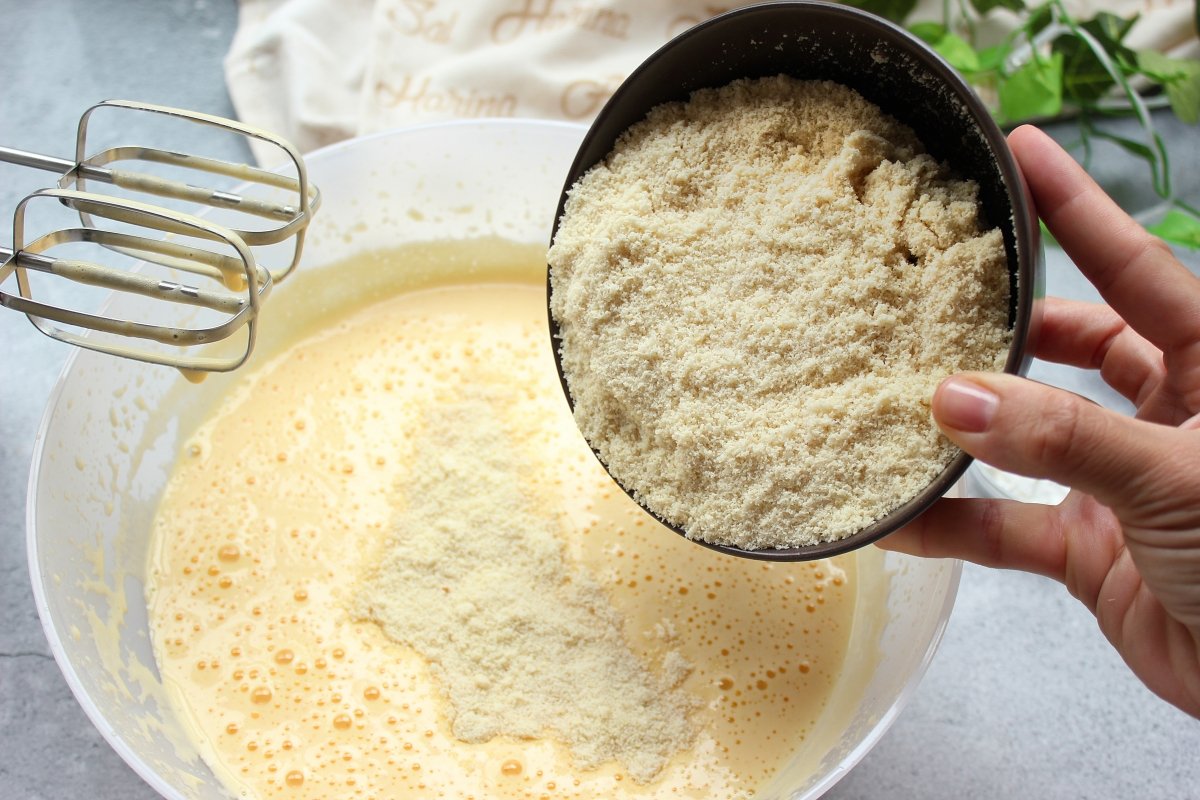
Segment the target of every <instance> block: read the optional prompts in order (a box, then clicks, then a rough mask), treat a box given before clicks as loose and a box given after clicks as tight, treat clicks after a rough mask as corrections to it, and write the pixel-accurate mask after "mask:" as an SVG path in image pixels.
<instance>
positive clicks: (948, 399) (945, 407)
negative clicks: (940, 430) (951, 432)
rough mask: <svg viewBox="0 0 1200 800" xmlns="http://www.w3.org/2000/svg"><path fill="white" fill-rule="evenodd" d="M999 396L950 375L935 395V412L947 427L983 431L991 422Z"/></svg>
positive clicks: (966, 431)
mask: <svg viewBox="0 0 1200 800" xmlns="http://www.w3.org/2000/svg"><path fill="white" fill-rule="evenodd" d="M999 407H1000V398H999V397H997V396H996V394H995V393H994V392H992V391H991V390H989V389H985V388H984V387H982V386H980V385H979V384H978V383H973V382H971V381H968V380H966V379H964V378H947V379H946V380H944V381H942V385H941V386H939V387H938V390H937V392H935V393H934V396H933V416H934V419H936V420H937V422H938V424H939V425H941V426H942V427H945V428H954V429H955V430H958V431H962V432H964V433H982V432H983V431H986V430H987V429H988V427H989V426H990V425H991V424H992V418H993V417H995V416H996V409H998V408H999Z"/></svg>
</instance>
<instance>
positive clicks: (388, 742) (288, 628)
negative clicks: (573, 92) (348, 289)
mask: <svg viewBox="0 0 1200 800" xmlns="http://www.w3.org/2000/svg"><path fill="white" fill-rule="evenodd" d="M543 255H544V251H543V250H542V249H540V248H536V247H529V246H518V245H510V244H506V243H503V242H497V241H480V242H475V243H453V244H452V243H446V244H444V245H424V246H421V247H416V248H410V249H408V250H398V251H396V252H392V253H387V254H375V255H374V256H372V257H371V258H370V259H360V260H359V262H358V263H357V264H356V263H353V262H348V263H345V264H341V265H335V266H332V267H329V268H326V269H324V270H319V271H316V273H314V274H304V273H301V274H300V275H298V276H297V277H296V278H294V279H293V281H292V282H291V283H290V285H289V286H288V287H287V288H288V290H289V292H291V295H285V294H284V293H282V292H281V293H280V297H278V298H277V299H276V300H273V303H279V304H284V306H285V307H286V303H287V302H288V299H287V298H288V297H291V296H300V295H303V294H308V295H309V296H320V293H321V292H322V291H323V290H324V289H325V288H326V287H327V286H329V285H330V282H331V281H333V280H337V281H338V282H340V283H341V284H342V285H346V284H347V283H349V284H353V283H354V281H355V278H354V277H353V275H354V271H355V270H356V269H372V270H378V269H380V268H381V265H386V268H387V269H388V270H391V271H392V272H393V274H395V275H397V276H408V277H407V279H405V278H403V277H402V278H398V280H397V282H396V286H398V287H400V288H401V291H399V292H398V293H396V294H395V295H394V296H392V297H390V298H387V299H383V300H378V301H376V302H370V303H367V302H366V300H367V299H371V298H367V299H364V300H363V305H362V306H361V307H359V308H356V309H354V310H353V312H352V313H347V314H344V315H342V316H341V317H340V318H335V319H329V318H328V315H326V316H325V317H323V318H322V317H321V316H320V315H319V314H310V315H309V316H310V318H311V319H310V324H308V325H304V324H300V322H299V321H298V320H299V319H300V318H301V317H303V315H302V314H300V315H295V316H293V317H289V318H288V319H289V324H291V325H292V326H293V327H294V330H295V333H294V337H293V340H292V341H291V342H289V343H288V345H287V346H286V347H281V348H277V350H278V352H277V353H276V354H275V355H274V356H273V357H272V358H271V359H270V360H269V361H267V362H265V363H261V364H260V366H259V367H258V368H257V369H255V370H253V371H251V372H248V373H247V374H245V375H244V376H242V377H241V379H240V382H239V384H238V386H237V387H236V389H235V390H234V391H232V392H231V393H230V394H229V395H228V396H226V397H225V398H224V399H223V400H222V402H221V403H220V404H219V406H218V407H217V408H215V409H213V410H212V412H211V414H210V415H209V416H208V418H207V421H206V422H205V423H204V424H203V425H201V426H200V427H199V428H198V429H197V430H196V431H195V433H194V434H193V435H192V436H191V437H190V439H189V440H188V441H187V442H186V444H185V447H184V450H183V452H182V453H181V455H180V459H179V463H178V465H177V467H176V469H175V472H174V474H173V475H172V477H171V479H170V481H169V484H168V486H167V488H166V490H165V492H164V495H163V498H162V501H161V505H160V508H159V512H158V515H157V519H156V527H155V531H154V540H153V543H152V547H151V564H150V569H149V571H148V574H149V587H148V598H149V611H150V618H151V629H152V632H153V638H154V645H155V649H156V654H157V658H158V664H159V668H160V670H161V673H162V676H163V680H164V683H165V684H166V685H167V687H168V690H169V692H170V693H171V696H172V700H173V702H174V703H175V706H176V708H175V710H176V712H177V714H178V715H179V716H180V717H181V718H182V719H183V720H184V722H185V725H186V726H187V727H188V729H189V732H190V735H191V736H192V738H194V739H195V740H196V742H197V744H198V746H199V748H200V750H201V752H202V753H203V754H204V756H205V758H206V760H207V761H208V763H209V764H210V766H211V767H212V768H213V770H214V771H215V772H216V773H217V774H218V775H219V776H220V777H221V778H222V779H223V780H224V781H225V782H226V783H227V784H228V785H229V787H230V789H231V791H233V792H235V793H236V794H237V795H238V796H241V797H251V798H276V797H287V798H292V797H294V798H341V797H344V798H360V797H361V798H383V797H387V798H433V797H444V798H455V799H460V798H467V799H471V798H474V799H475V800H484V798H489V799H490V798H495V799H496V800H505V799H507V798H513V799H514V800H516V799H517V798H521V799H522V800H525V799H526V798H538V799H542V798H554V799H555V800H557V799H558V798H589V799H590V798H635V797H654V798H739V797H750V796H751V795H752V794H753V792H754V791H755V789H756V788H757V787H760V786H762V785H763V784H764V783H765V782H767V781H769V780H770V779H771V778H772V776H774V775H775V774H776V773H777V772H778V771H779V770H780V769H781V768H782V767H783V766H784V765H785V764H787V763H788V762H789V761H792V760H793V759H794V758H795V757H796V754H797V753H798V752H799V753H804V752H805V751H806V750H807V751H811V753H812V754H813V755H812V758H813V760H814V764H815V762H816V761H817V760H819V759H820V756H821V755H822V754H823V752H824V748H825V747H827V746H828V742H816V741H809V740H808V739H807V738H806V737H807V735H808V734H809V733H810V732H812V731H814V730H815V729H818V728H824V727H826V725H825V723H824V722H822V724H821V725H820V726H819V725H818V722H819V721H821V718H822V714H823V712H824V711H825V704H826V700H827V699H828V698H829V696H830V693H831V691H832V689H833V687H834V686H835V685H836V684H837V682H838V680H839V675H840V672H841V669H842V664H843V660H844V658H845V657H846V647H847V641H848V637H849V634H850V628H851V625H852V620H853V618H854V614H855V598H856V592H855V588H856V581H858V580H859V578H860V573H861V569H860V562H859V559H858V558H857V557H856V556H853V555H852V556H846V557H842V558H839V559H836V560H832V561H820V562H812V563H805V564H778V565H776V564H768V563H764V562H757V561H747V560H741V559H736V558H730V557H726V556H722V555H719V554H716V553H713V552H711V551H709V550H707V549H705V548H702V547H699V546H697V545H696V544H694V543H690V542H687V541H686V540H684V539H683V538H681V537H679V536H678V535H676V534H674V533H672V532H670V531H668V530H667V529H665V528H663V527H661V526H659V525H658V524H657V523H656V522H654V521H653V520H652V519H651V518H649V517H648V516H646V515H645V514H644V512H642V511H641V510H640V509H639V508H638V507H637V506H636V505H635V504H633V502H632V501H631V500H629V499H628V498H627V497H626V496H625V495H624V494H623V493H621V492H620V490H619V489H617V488H616V487H615V486H614V484H613V483H612V482H611V480H610V479H609V478H608V476H607V474H606V473H605V472H604V470H603V468H602V467H601V466H600V464H599V463H598V462H597V461H596V459H595V458H594V456H593V455H592V453H591V452H590V451H589V450H588V448H587V446H586V444H585V443H584V442H583V440H582V438H581V437H580V435H579V433H578V431H577V430H576V427H575V424H574V421H573V419H572V417H571V415H570V412H569V410H568V408H567V405H566V403H565V401H564V400H563V398H562V393H561V388H560V386H559V383H558V379H557V375H556V374H555V371H554V367H553V362H552V359H551V355H550V352H549V346H550V345H549V342H548V337H547V335H546V321H545V289H544V284H543V282H542V281H543V278H544V273H543V269H544V267H543V258H542V257H543ZM331 276H332V277H331ZM365 283H366V282H364V284H365ZM479 387H492V388H494V389H496V390H497V391H494V392H482V393H480V392H478V391H477V390H478V388H479ZM464 394H470V396H471V397H472V402H479V397H484V398H492V399H491V400H490V401H488V402H491V406H489V408H488V412H489V413H491V414H494V415H496V416H497V418H499V419H503V420H504V421H505V423H506V425H507V429H508V430H510V431H519V432H520V435H519V436H518V437H517V441H516V442H515V444H514V447H516V448H519V449H520V451H521V453H522V459H521V464H522V465H523V466H522V470H523V471H522V473H521V475H522V477H523V482H524V483H525V487H524V490H525V491H526V494H527V496H529V497H532V498H534V499H535V500H536V504H537V505H538V507H539V509H540V512H541V513H542V514H543V515H544V516H545V518H546V519H548V520H552V521H554V522H555V525H556V531H557V536H558V537H559V538H560V539H561V552H562V557H563V558H564V559H565V560H566V561H568V562H569V563H570V564H571V565H573V567H574V568H577V569H580V570H582V571H583V572H584V573H586V574H587V575H588V576H590V581H592V582H593V583H594V584H595V585H597V586H598V587H599V588H600V590H601V594H602V595H603V596H604V598H605V602H606V603H607V604H608V606H607V607H606V608H607V609H608V610H610V611H612V612H613V613H615V615H616V618H617V619H618V620H619V621H620V627H621V629H622V631H623V635H624V639H625V644H626V645H627V646H628V648H629V650H630V651H631V652H632V653H633V656H634V658H635V659H636V660H637V662H638V663H639V664H640V665H641V668H643V669H645V670H647V671H649V673H651V674H659V673H661V672H662V671H663V669H664V667H663V664H664V661H665V660H667V659H666V654H668V653H669V654H673V656H672V657H673V658H675V661H674V662H672V663H675V664H677V665H678V664H686V665H687V668H686V670H682V672H681V674H680V676H679V677H680V680H679V681H678V686H677V689H678V691H680V692H682V693H683V694H684V695H686V697H687V698H689V703H690V704H689V706H688V707H689V709H690V710H689V711H688V724H689V725H690V726H691V728H692V729H693V730H694V736H693V737H692V738H691V739H690V740H689V743H688V745H687V747H686V748H685V749H683V750H681V751H679V752H672V753H668V754H667V758H666V760H665V763H664V764H663V765H662V766H661V769H659V770H658V771H657V772H655V773H654V775H653V777H651V778H649V779H645V780H642V781H639V780H635V779H634V777H633V775H631V774H630V771H629V769H627V768H626V766H625V765H623V764H622V763H621V762H620V761H619V760H614V761H609V762H606V763H602V764H600V765H598V766H594V767H592V768H588V769H584V768H581V767H580V766H579V765H578V763H577V761H578V759H577V758H576V757H575V755H574V754H573V753H572V751H571V749H570V748H569V747H568V746H566V745H565V744H564V743H563V742H562V741H557V740H556V739H555V737H554V735H553V731H548V732H547V734H546V735H544V736H542V737H530V736H528V734H524V735H522V736H521V737H518V736H513V735H508V734H506V733H504V732H503V731H502V732H501V733H499V734H498V735H495V736H493V737H492V738H490V739H488V740H487V741H481V742H473V743H467V742H464V741H460V740H459V739H457V738H456V737H455V735H454V732H453V725H452V720H453V718H454V715H455V713H457V712H459V711H461V709H454V708H452V707H451V705H450V699H449V697H448V692H447V688H446V686H444V685H442V683H441V682H440V681H439V680H438V677H437V670H436V669H432V668H431V665H430V663H429V662H428V661H426V659H425V658H424V657H423V656H422V654H421V653H420V652H418V651H417V650H416V649H414V648H413V647H411V646H408V645H402V644H399V643H397V641H394V640H393V639H390V638H389V637H388V636H387V635H385V633H384V630H382V629H381V628H380V627H379V626H378V625H377V624H375V623H374V622H372V621H369V620H366V619H364V618H363V617H362V615H361V614H359V613H356V611H355V607H356V605H361V593H362V591H363V587H364V585H365V584H366V583H367V582H368V581H370V580H372V579H373V577H377V573H378V571H379V569H380V565H381V564H383V563H386V558H385V556H386V554H387V548H388V547H389V545H390V546H392V547H395V546H397V544H399V545H400V546H402V545H403V542H402V541H400V542H399V543H398V542H397V541H396V540H395V536H396V533H395V523H396V519H397V517H398V515H399V514H400V513H401V512H403V511H404V510H405V509H407V508H409V507H411V506H412V505H413V499H414V498H412V497H406V496H405V488H404V487H406V486H410V487H411V486H413V485H419V484H414V483H413V474H412V471H413V469H414V468H415V465H419V464H427V463H428V459H425V460H422V458H421V456H422V453H421V452H418V449H419V448H428V447H429V440H428V438H427V436H426V434H427V433H428V431H426V430H425V428H426V426H427V425H428V420H429V418H430V415H431V413H433V412H436V411H437V410H438V409H439V408H444V407H445V406H446V405H447V404H448V403H450V402H453V400H454V398H460V397H462V396H464ZM423 437H426V438H423ZM416 443H420V445H419V447H418V445H417V444H416ZM423 468H424V467H423ZM451 494H452V493H451ZM448 502H449V504H450V506H452V505H453V501H452V500H451V501H448ZM446 511H447V514H454V513H455V509H454V508H453V507H448V508H447V509H446ZM480 533H481V535H483V534H484V533H485V532H483V531H481V532H480ZM468 555H469V554H467V553H463V552H461V551H453V550H447V551H446V552H444V553H442V554H441V555H440V557H442V558H446V559H455V558H465V557H467V556H468ZM546 596H547V597H549V596H550V595H549V593H547V595H546ZM548 602H549V601H548ZM430 613H431V614H435V613H436V609H430ZM606 613H607V612H606ZM541 666H543V667H545V666H546V665H541ZM554 666H555V665H553V664H551V665H549V668H551V669H552V668H554ZM618 691H619V689H618ZM491 699H492V700H493V701H496V700H499V701H500V702H501V703H502V702H503V698H491ZM634 722H636V720H635V721H634ZM835 727H836V726H835ZM643 777H644V776H643Z"/></svg>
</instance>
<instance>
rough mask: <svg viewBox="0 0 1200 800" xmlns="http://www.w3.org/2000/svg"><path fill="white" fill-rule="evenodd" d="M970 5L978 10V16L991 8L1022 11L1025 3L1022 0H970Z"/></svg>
mask: <svg viewBox="0 0 1200 800" xmlns="http://www.w3.org/2000/svg"><path fill="white" fill-rule="evenodd" d="M971 7H972V8H974V9H975V10H976V11H978V12H979V14H980V16H983V15H984V14H986V13H988V12H989V11H991V10H992V9H993V8H1007V9H1008V10H1009V11H1024V10H1025V3H1024V2H1023V1H1022V0H971Z"/></svg>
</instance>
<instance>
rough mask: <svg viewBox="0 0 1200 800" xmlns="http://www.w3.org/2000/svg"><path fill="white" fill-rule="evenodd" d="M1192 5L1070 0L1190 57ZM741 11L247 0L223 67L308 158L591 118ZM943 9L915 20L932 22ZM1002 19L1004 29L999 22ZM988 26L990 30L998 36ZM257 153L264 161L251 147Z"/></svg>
mask: <svg viewBox="0 0 1200 800" xmlns="http://www.w3.org/2000/svg"><path fill="white" fill-rule="evenodd" d="M1193 2H1194V0H1068V6H1069V7H1070V8H1071V9H1072V11H1073V12H1076V13H1078V14H1079V16H1080V17H1083V18H1087V17H1090V16H1092V15H1093V14H1095V13H1096V11H1097V10H1098V9H1100V8H1106V9H1108V10H1111V11H1113V12H1115V13H1118V14H1121V15H1122V16H1128V15H1131V14H1133V13H1139V14H1141V16H1140V18H1139V20H1138V22H1137V24H1136V26H1135V27H1134V29H1133V30H1132V31H1130V34H1129V40H1128V41H1129V44H1130V45H1131V46H1133V47H1135V48H1154V49H1157V50H1160V51H1163V52H1171V53H1174V54H1177V55H1179V54H1184V53H1194V52H1197V51H1198V48H1197V43H1196V32H1195V27H1194V24H1193V21H1192V3H1193ZM741 5H748V3H745V2H721V1H720V0H718V2H711V1H710V0H241V5H240V8H239V20H238V30H237V34H236V35H235V37H234V40H233V43H232V45H231V47H230V51H229V54H228V56H227V58H226V61H225V73H226V81H227V83H228V86H229V93H230V96H231V97H232V99H233V103H234V106H235V108H236V109H237V113H238V116H239V117H240V118H241V119H242V120H244V121H245V122H248V123H251V124H253V125H258V126H260V127H262V128H265V129H267V130H270V131H273V132H275V133H278V134H281V135H283V136H284V137H286V138H288V139H290V140H291V141H292V142H293V143H294V144H296V145H297V146H298V147H299V148H300V149H301V151H303V152H308V151H310V150H313V149H315V148H317V147H321V146H323V145H326V144H330V143H332V142H335V141H338V140H341V139H347V138H350V137H352V136H356V135H359V134H364V133H371V132H374V131H379V130H386V129H389V128H396V127H401V126H404V125H409V124H413V123H419V122H430V121H435V120H446V119H462V118H472V117H536V118H543V119H562V120H572V121H578V122H588V121H590V120H591V118H592V117H593V116H594V115H595V114H596V113H597V112H598V111H599V110H600V107H601V105H602V104H603V103H604V101H605V100H606V99H607V97H608V96H609V95H610V94H611V93H612V91H613V90H614V89H615V88H616V86H617V85H618V84H619V83H620V82H621V80H622V79H623V78H624V76H625V75H627V74H628V73H629V72H630V71H632V70H633V68H634V67H635V66H637V64H639V63H640V62H641V61H642V60H643V59H645V58H646V57H647V56H648V55H649V54H650V53H652V52H653V51H654V50H655V49H657V48H658V46H659V45H661V44H662V43H664V42H665V41H667V40H668V39H669V38H671V37H672V36H674V35H675V34H677V33H680V32H682V31H683V30H685V29H686V28H688V27H690V26H691V25H694V24H696V23H698V22H700V21H702V20H704V19H707V18H708V17H710V16H713V15H714V14H717V13H720V12H721V11H724V10H727V9H730V8H735V7H738V6H741ZM941 13H942V0H920V5H919V6H918V10H917V12H916V14H915V15H914V17H915V18H921V19H933V20H936V19H940V17H941ZM996 16H999V20H998V23H996V24H998V25H999V26H1000V27H1003V25H1004V20H1003V15H1002V14H1001V15H995V14H994V15H993V17H996ZM996 24H993V25H992V27H993V28H994V27H995V26H996ZM256 156H258V157H259V158H262V157H264V153H263V152H261V151H260V152H256Z"/></svg>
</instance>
